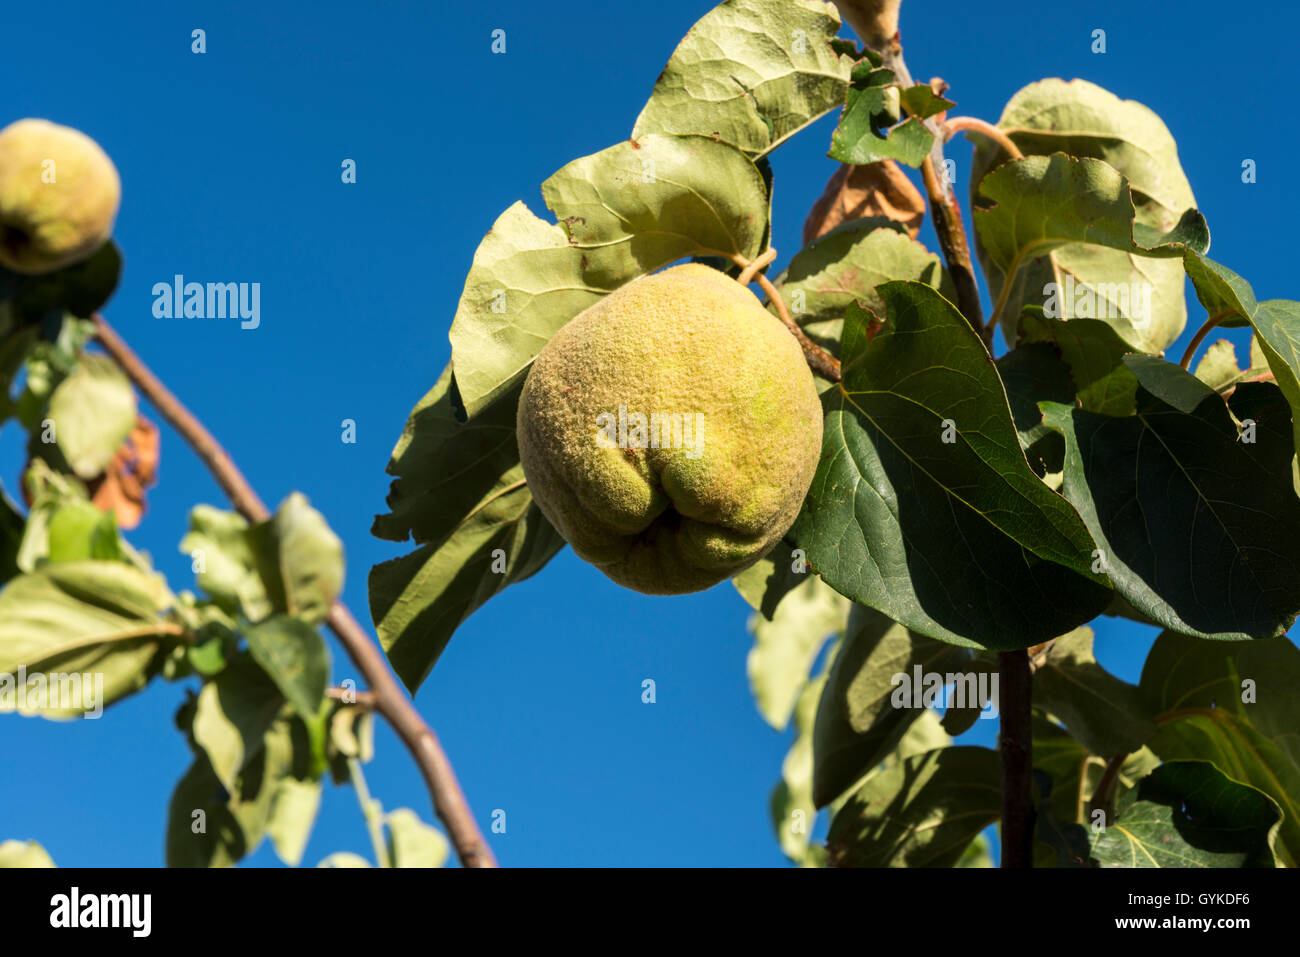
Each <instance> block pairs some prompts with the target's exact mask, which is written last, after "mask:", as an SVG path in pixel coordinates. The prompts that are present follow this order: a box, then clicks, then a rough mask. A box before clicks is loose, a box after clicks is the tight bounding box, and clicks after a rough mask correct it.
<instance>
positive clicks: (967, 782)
mask: <svg viewBox="0 0 1300 957" xmlns="http://www.w3.org/2000/svg"><path fill="white" fill-rule="evenodd" d="M1001 794H1002V789H1001V782H1000V768H999V760H998V753H997V752H996V751H993V750H990V749H989V748H975V747H951V748H940V749H937V750H934V751H927V752H925V753H923V754H918V755H913V756H911V757H909V758H906V759H904V760H903V761H902V762H900V763H899V764H898V765H896V766H895V767H892V768H887V769H884V770H882V771H879V772H877V773H876V774H874V775H872V776H871V777H869V778H868V779H867V780H866V782H865V783H863V785H862V787H861V788H859V789H858V791H857V792H856V793H855V794H854V795H853V797H852V798H850V799H849V801H848V803H846V804H845V805H844V806H843V807H842V808H840V810H839V813H837V814H836V815H835V819H834V820H833V821H831V829H830V834H829V835H827V839H826V847H827V851H828V852H829V857H830V863H831V865H832V866H837V867H952V866H953V865H954V864H956V863H957V862H958V861H959V860H960V859H961V857H962V854H963V853H964V852H965V850H966V848H967V846H969V844H970V843H971V841H973V840H974V839H975V837H976V835H978V834H979V832H980V831H982V830H984V828H986V827H988V826H989V825H990V824H992V823H993V822H994V821H996V820H997V819H998V817H999V816H1000V814H1001V805H1002V797H1001Z"/></svg>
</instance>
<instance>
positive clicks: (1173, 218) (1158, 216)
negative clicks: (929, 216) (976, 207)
mask: <svg viewBox="0 0 1300 957" xmlns="http://www.w3.org/2000/svg"><path fill="white" fill-rule="evenodd" d="M998 126H999V127H1000V128H1001V129H1002V130H1003V131H1004V132H1005V133H1006V134H1007V135H1008V136H1010V138H1011V139H1012V140H1013V141H1014V142H1015V143H1016V145H1017V146H1018V147H1019V148H1020V150H1021V152H1022V153H1024V154H1025V155H1026V156H1048V155H1050V154H1052V153H1057V152H1063V153H1067V154H1069V155H1071V156H1078V157H1090V158H1092V159H1096V160H1101V161H1103V162H1105V163H1107V164H1109V165H1110V166H1112V167H1114V168H1115V169H1116V170H1117V171H1118V172H1119V173H1120V174H1121V175H1123V176H1124V177H1125V178H1126V179H1127V180H1128V181H1129V183H1130V185H1131V187H1132V197H1133V202H1134V206H1135V217H1136V220H1137V222H1139V223H1142V224H1145V225H1147V226H1150V227H1152V228H1154V229H1157V230H1159V231H1162V232H1164V231H1168V230H1170V229H1173V228H1174V226H1175V225H1176V224H1177V223H1178V221H1179V219H1180V217H1181V216H1182V215H1183V213H1184V212H1185V211H1186V210H1188V209H1191V208H1193V207H1194V206H1195V205H1196V200H1195V198H1194V197H1193V196H1192V189H1191V186H1190V184H1189V183H1188V182H1187V177H1186V176H1185V175H1184V173H1183V170H1182V167H1181V166H1180V165H1179V162H1178V150H1177V147H1176V145H1175V143H1174V138H1173V136H1172V135H1171V134H1170V133H1169V130H1168V129H1167V128H1166V127H1165V125H1164V123H1163V122H1161V120H1160V118H1159V117H1158V116H1157V115H1156V114H1155V113H1153V112H1152V111H1151V110H1149V109H1148V108H1147V107H1145V106H1143V105H1142V104H1140V103H1137V102H1134V101H1132V100H1121V99H1119V98H1118V97H1117V96H1115V95H1114V94H1112V93H1110V92H1108V91H1106V90H1104V89H1102V88H1101V87H1099V86H1095V85H1094V84H1092V83H1088V82H1086V81H1084V80H1072V81H1070V82H1068V83H1067V82H1065V81H1064V80H1059V79H1048V80H1043V81H1041V82H1038V83H1032V84H1030V85H1029V86H1027V87H1025V88H1024V89H1023V90H1021V91H1020V92H1019V93H1017V94H1016V95H1015V96H1014V97H1012V99H1011V102H1010V103H1008V104H1007V107H1006V109H1005V111H1004V112H1003V114H1002V118H1001V119H1000V120H999V121H998ZM968 135H970V137H971V139H972V140H974V142H975V143H976V149H975V155H974V158H973V161H972V164H971V188H972V197H974V196H975V195H976V194H977V192H978V190H979V184H980V181H981V180H982V179H983V178H984V176H985V174H986V173H987V172H988V171H989V170H990V169H991V168H993V166H994V165H995V164H998V163H1001V162H1003V160H1004V159H1005V157H1006V154H1005V153H1004V152H1003V151H1002V149H1001V147H999V146H997V145H996V144H994V143H993V142H992V141H991V140H988V139H987V138H985V137H983V136H980V135H979V134H977V133H976V134H968ZM976 245H977V250H978V251H979V252H980V254H981V261H982V262H983V263H984V267H985V271H986V273H987V274H988V275H989V280H990V287H991V288H992V287H993V286H994V284H995V282H994V281H995V275H994V271H993V270H990V268H989V267H990V264H989V263H988V262H987V261H986V257H985V256H984V255H983V250H982V249H979V243H978V242H977V244H976ZM1067 279H1071V280H1073V281H1074V282H1075V284H1076V290H1088V291H1090V292H1091V293H1093V294H1094V296H1093V298H1091V299H1084V300H1083V302H1082V303H1080V305H1081V306H1084V307H1086V305H1087V304H1089V303H1092V304H1093V305H1094V306H1101V307H1105V306H1107V305H1110V306H1113V307H1115V310H1116V312H1117V313H1122V314H1124V315H1127V310H1124V309H1123V308H1122V306H1123V304H1122V303H1121V302H1120V301H1119V300H1118V299H1117V298H1116V297H1115V296H1114V295H1113V294H1111V293H1113V291H1114V290H1115V289H1116V287H1117V286H1129V284H1131V283H1139V284H1147V285H1149V288H1150V290H1151V311H1150V315H1149V316H1147V317H1146V322H1145V323H1143V325H1142V327H1141V328H1133V327H1132V325H1131V324H1128V323H1126V322H1125V321H1124V320H1121V319H1119V318H1118V317H1113V318H1112V320H1110V321H1112V322H1114V324H1115V325H1116V327H1117V328H1118V329H1119V330H1120V331H1121V333H1122V334H1123V335H1124V338H1125V339H1127V340H1129V341H1130V342H1131V343H1132V344H1133V347H1135V348H1138V349H1141V350H1142V351H1147V352H1159V351H1160V350H1161V349H1163V348H1165V347H1166V346H1168V344H1169V343H1170V342H1172V341H1173V340H1174V339H1176V338H1177V337H1178V333H1179V332H1180V331H1181V330H1182V328H1183V324H1184V323H1185V322H1186V318H1187V309H1186V305H1185V303H1184V299H1183V284H1184V281H1183V277H1182V276H1181V275H1180V274H1179V271H1178V270H1176V269H1174V268H1173V264H1172V263H1169V262H1164V261H1156V260H1150V259H1142V258H1139V257H1135V256H1133V255H1131V254H1130V253H1128V252H1126V251H1123V250H1114V249H1103V248H1100V247H1087V246H1082V245H1075V244H1072V245H1069V246H1065V247H1062V248H1060V249H1058V250H1056V251H1055V252H1053V253H1052V254H1051V255H1050V256H1049V257H1048V258H1045V259H1038V260H1035V261H1034V262H1032V263H1030V264H1029V265H1028V266H1027V267H1026V268H1025V269H1023V270H1022V271H1021V275H1020V276H1019V277H1018V278H1017V279H1016V280H1015V281H1014V283H1013V288H1012V290H1011V293H1010V297H1009V301H1008V305H1007V307H1006V308H1005V309H1004V311H1003V315H1002V322H1003V329H1004V332H1005V333H1006V335H1007V340H1008V341H1009V342H1012V343H1014V342H1015V328H1014V325H1015V317H1016V315H1017V313H1018V312H1019V307H1020V305H1022V304H1032V303H1035V302H1037V303H1042V302H1043V296H1044V294H1043V292H1042V291H1041V290H1042V289H1043V287H1044V286H1045V285H1046V284H1047V283H1050V282H1058V283H1060V282H1062V281H1063V280H1067ZM997 285H1000V280H999V281H998V282H997ZM1108 290H1110V291H1111V293H1108ZM995 295H996V291H995ZM1065 299H1066V301H1065V302H1063V303H1062V306H1063V307H1064V308H1063V311H1062V312H1061V316H1062V317H1064V318H1067V319H1075V318H1076V317H1078V316H1080V315H1085V316H1086V315H1088V313H1087V312H1086V308H1085V310H1084V311H1082V312H1081V311H1079V310H1077V309H1076V308H1075V306H1076V297H1075V296H1069V297H1065ZM1129 305H1130V307H1131V306H1132V299H1131V297H1130V303H1129ZM1092 315H1093V316H1097V315H1098V310H1097V309H1095V308H1094V311H1093V312H1092ZM1134 318H1137V317H1134ZM1126 325H1129V326H1130V327H1129V328H1127V329H1126V328H1124V327H1125V326H1126ZM1093 411H1100V410H1096V409H1094V410H1093Z"/></svg>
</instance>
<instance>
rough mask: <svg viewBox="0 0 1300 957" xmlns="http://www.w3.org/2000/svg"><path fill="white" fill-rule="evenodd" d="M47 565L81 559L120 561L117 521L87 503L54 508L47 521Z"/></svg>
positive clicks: (120, 551) (120, 549)
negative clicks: (48, 562)
mask: <svg viewBox="0 0 1300 957" xmlns="http://www.w3.org/2000/svg"><path fill="white" fill-rule="evenodd" d="M48 534H49V555H48V556H47V558H48V560H49V561H51V562H70V561H77V560H78V559H84V558H96V559H101V560H103V561H114V562H115V561H121V560H122V548H121V545H120V541H119V538H118V533H117V521H116V520H115V518H114V515H113V513H112V512H101V511H100V510H99V509H98V508H96V507H95V506H94V505H91V504H90V503H89V502H70V503H68V504H66V505H64V506H62V507H60V508H58V509H56V510H55V511H54V512H53V514H52V515H51V516H50V519H49V533H48Z"/></svg>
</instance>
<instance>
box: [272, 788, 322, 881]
mask: <svg viewBox="0 0 1300 957" xmlns="http://www.w3.org/2000/svg"><path fill="white" fill-rule="evenodd" d="M320 797H321V784H320V782H319V781H299V780H298V779H297V778H292V777H287V778H281V779H280V781H279V783H278V784H276V787H275V792H274V794H273V795H272V796H271V816H270V819H269V820H268V821H267V824H266V833H267V834H268V835H270V838H271V843H272V844H273V845H274V846H275V853H276V854H277V855H279V857H280V860H282V861H284V862H285V863H286V864H288V865H289V866H290V867H297V866H298V865H299V864H301V863H302V855H303V851H305V850H306V849H307V841H308V840H309V839H310V838H311V829H312V827H313V826H315V824H316V813H317V811H318V810H319V809H320Z"/></svg>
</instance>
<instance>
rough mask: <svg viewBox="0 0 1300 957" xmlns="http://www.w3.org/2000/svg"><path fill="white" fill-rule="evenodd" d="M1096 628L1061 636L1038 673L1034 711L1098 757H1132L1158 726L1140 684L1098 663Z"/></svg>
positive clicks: (1034, 691)
mask: <svg viewBox="0 0 1300 957" xmlns="http://www.w3.org/2000/svg"><path fill="white" fill-rule="evenodd" d="M1092 639H1093V634H1092V629H1091V628H1076V629H1075V630H1074V631H1072V632H1070V633H1069V634H1067V635H1062V636H1061V637H1059V638H1057V639H1056V641H1055V642H1054V643H1053V645H1052V647H1051V648H1050V649H1049V650H1048V652H1047V657H1046V659H1045V660H1044V662H1043V663H1042V664H1041V665H1040V666H1039V668H1038V670H1036V671H1035V672H1034V689H1033V697H1034V707H1036V708H1040V709H1042V710H1044V711H1049V712H1051V713H1052V714H1053V715H1055V716H1056V717H1057V718H1059V719H1060V720H1061V721H1062V722H1064V724H1065V726H1066V728H1068V729H1069V732H1070V734H1071V735H1073V736H1074V737H1075V738H1076V739H1078V741H1079V742H1080V743H1081V744H1082V745H1083V746H1084V747H1086V748H1087V749H1088V750H1089V751H1091V752H1093V753H1094V754H1098V755H1101V756H1103V757H1106V758H1111V757H1115V756H1117V755H1121V754H1128V753H1129V752H1131V751H1136V750H1137V749H1138V748H1140V747H1142V745H1143V744H1144V743H1146V741H1147V740H1148V739H1149V738H1150V737H1151V736H1152V735H1153V734H1155V730H1156V727H1155V723H1154V722H1153V721H1152V719H1151V714H1150V712H1149V711H1148V710H1147V707H1146V703H1145V701H1144V699H1143V696H1142V693H1141V692H1140V691H1139V690H1138V687H1137V685H1131V684H1129V683H1128V682H1126V681H1121V680H1120V679H1119V678H1116V677H1115V676H1114V675H1112V674H1111V673H1110V672H1109V671H1107V670H1106V669H1105V668H1103V667H1102V666H1101V665H1100V664H1098V663H1097V659H1096V657H1095V656H1094V655H1093V651H1092Z"/></svg>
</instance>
